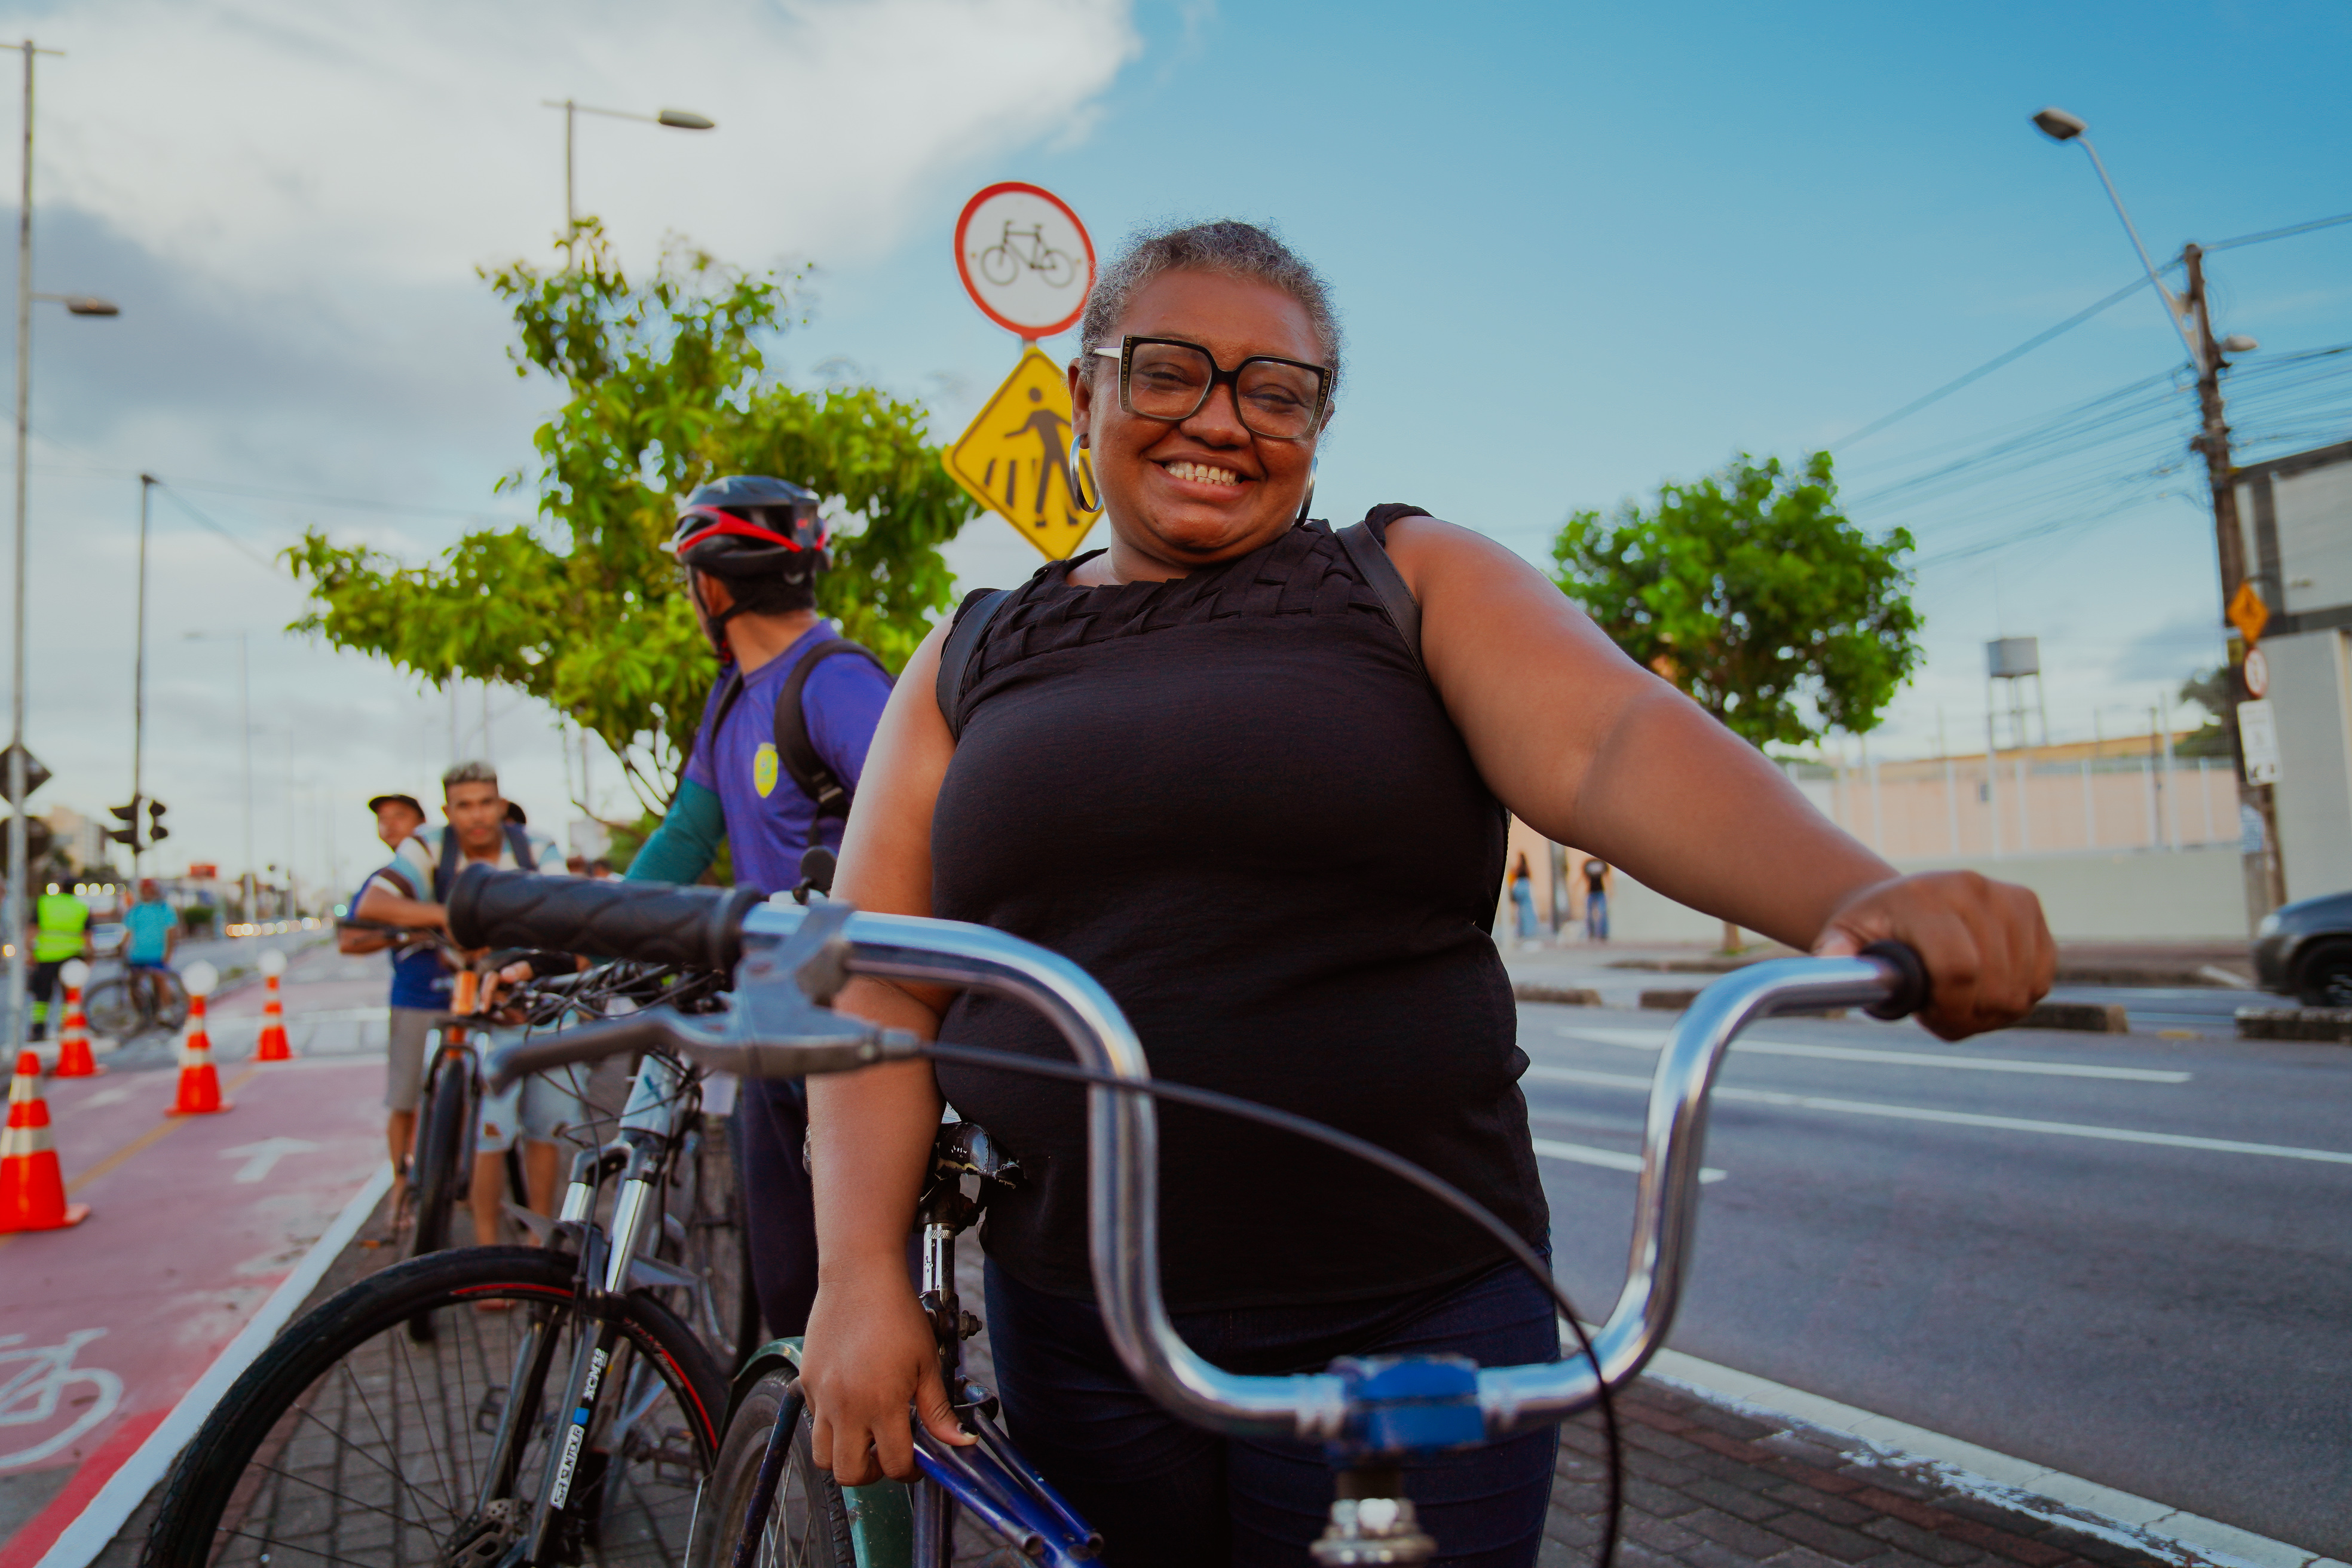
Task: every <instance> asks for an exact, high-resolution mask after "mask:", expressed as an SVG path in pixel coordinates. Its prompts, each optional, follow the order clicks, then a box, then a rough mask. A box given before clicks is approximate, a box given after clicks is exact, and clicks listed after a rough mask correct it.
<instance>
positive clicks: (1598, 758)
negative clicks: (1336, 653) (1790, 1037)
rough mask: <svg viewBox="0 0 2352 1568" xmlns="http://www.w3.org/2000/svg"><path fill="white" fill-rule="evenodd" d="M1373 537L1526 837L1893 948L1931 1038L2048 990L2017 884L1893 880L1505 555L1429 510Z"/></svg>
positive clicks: (2006, 1012)
mask: <svg viewBox="0 0 2352 1568" xmlns="http://www.w3.org/2000/svg"><path fill="white" fill-rule="evenodd" d="M1389 540H1390V543H1391V550H1392V553H1393V555H1394V557H1395V560H1396V563H1397V568H1398V570H1399V571H1400V572H1401V573H1402V574H1403V575H1404V577H1405V581H1406V583H1407V584H1408V585H1409V586H1410V587H1412V591H1413V595H1414V597H1415V598H1417V599H1418V600H1419V601H1420V602H1421V607H1422V654H1423V659H1424V661H1425V662H1426V663H1427V665H1428V668H1429V672H1430V678H1431V679H1433V681H1434V682H1435V683H1436V685H1437V689H1438V692H1439V695H1440V696H1441V697H1442V698H1443V699H1444V702H1445V706H1446V709H1447V711H1448V712H1449V713H1450V714H1451V715H1452V716H1453V718H1454V723H1455V724H1456V725H1457V726H1458V727H1459V728H1460V730H1461V731H1462V733H1463V735H1464V737H1465V739H1466V740H1467V741H1468V742H1469V746H1470V751H1471V754H1472V756H1473V757H1474V758H1475V760H1476V762H1477V764H1478V767H1479V771H1480V772H1481V773H1483V774H1484V775H1485V777H1486V781H1487V783H1488V784H1489V785H1490V786H1491V787H1492V788H1493V789H1494V791H1495V793H1496V795H1499V796H1500V797H1501V798H1502V800H1503V802H1504V804H1506V805H1508V806H1509V807H1510V808H1511V809H1512V811H1514V812H1515V813H1517V815H1518V816H1519V817H1520V818H1521V820H1523V821H1525V822H1526V823H1528V826H1532V827H1534V828H1535V829H1536V830H1537V831H1538V833H1541V834H1543V835H1544V836H1545V837H1549V838H1551V839H1553V840H1555V841H1557V842H1559V843H1563V844H1573V845H1575V846H1576V847H1578V848H1580V849H1589V850H1591V851H1592V852H1594V853H1595V854H1598V855H1599V856H1601V858H1603V859H1605V860H1608V861H1610V862H1611V863H1612V864H1613V865H1616V866H1619V867H1622V868H1623V869H1624V870H1625V871H1626V872H1627V873H1628V874H1629V875H1631V876H1632V877H1633V878H1635V879H1637V880H1639V881H1641V882H1642V883H1643V884H1644V885H1645V886H1648V887H1651V888H1654V889H1657V890H1658V891H1660V892H1662V893H1664V894H1665V895H1666V896H1667V897H1669V898H1671V899H1674V900H1677V901H1679V902H1681V903H1685V904H1688V905H1690V906H1692V907H1693V908H1695V909H1699V910H1706V912H1708V913H1709V914H1713V915H1716V916H1718V917H1719V918H1721V919H1724V920H1728V921H1734V922H1736V923H1738V924H1739V925H1742V926H1745V927H1747V928H1748V929H1749V930H1752V931H1762V932H1764V933H1765V934H1766V935H1768V936H1772V937H1777V938H1779V939H1780V941H1782V942H1788V943H1789V944H1790V945H1791V946H1794V947H1805V948H1814V949H1816V950H1817V951H1822V952H1853V951H1855V950H1856V949H1857V948H1859V947H1860V946H1862V945H1863V944H1864V943H1866V942H1872V941H1876V940H1879V939H1880V938H1884V937H1896V938H1900V939H1901V940H1904V941H1906V942H1910V943H1911V944H1912V945H1913V946H1914V947H1916V948H1917V949H1918V950H1919V952H1920V954H1921V956H1922V957H1923V958H1925V959H1926V960H1927V967H1928V972H1929V973H1930V975H1931V976H1932V978H1933V980H1934V982H1935V1001H1934V1005H1933V1006H1932V1007H1931V1008H1930V1010H1929V1012H1928V1013H1927V1015H1926V1022H1927V1024H1928V1026H1930V1027H1931V1028H1934V1029H1936V1030H1937V1032H1938V1033H1940V1034H1944V1035H1946V1036H1947V1037H1958V1036H1960V1035H1965V1034H1970V1033H1974V1032H1975V1031H1977V1030H1979V1029H1985V1028H1995V1027H1999V1026H2001V1025H2003V1024H2007V1023H2011V1022H2013V1021H2014V1020H2015V1019H2016V1018H2017V1017H2018V1016H2021V1015H2022V1014H2023V1013H2024V1011H2025V1010H2026V1009H2027V1008H2028V1007H2030V1006H2032V1004H2033V1002H2034V1001H2035V1000H2036V999H2037V998H2039V997H2040V996H2041V995H2042V993H2043V992H2045V991H2047V990H2048V989H2049V986H2050V982H2051V979H2052V975H2053V971H2054V969H2055V965H2056V952H2055V950H2054V948H2053V946H2052V944H2051V942H2050V936H2049V931H2048V929H2047V928H2046V927H2045V926H2044V925H2043V923H2042V913H2041V906H2040V904H2039V902H2038V901H2037V900H2035V899H2034V897H2033V895H2032V893H2030V892H2028V891H2026V890H2025V889H2021V888H2016V887H2012V886H2010V885H2009V884H2006V883H1998V882H1991V881H1988V880H1987V879H1984V878H1981V877H1978V876H1976V875H1974V874H1973V873H1968V872H1946V873H1938V874H1935V875H1931V876H1926V877H1911V878H1901V877H1898V876H1897V875H1896V873H1895V868H1893V867H1891V866H1889V865H1888V864H1887V863H1886V862H1885V860H1882V859H1881V858H1878V857H1877V856H1875V855H1874V854H1872V853H1871V852H1870V851H1869V850H1868V849H1865V848H1864V847H1863V846H1862V845H1861V844H1859V843H1857V842H1856V841H1855V840H1854V839H1853V837H1851V836H1849V835H1847V834H1846V833H1845V832H1843V830H1841V829H1840V828H1839V827H1838V826H1836V825H1835V824H1834V823H1832V822H1831V821H1830V820H1829V819H1828V818H1827V817H1825V816H1822V814H1821V813H1820V812H1819V811H1816V810H1815V809H1814V808H1813V806H1812V805H1811V802H1809V801H1807V800H1806V799H1805V797H1804V796H1803V795H1801V794H1800V793H1799V792H1798V791H1797V789H1796V787H1795V786H1794V785H1793V784H1790V782H1789V781H1788V780H1787V779H1786V778H1785V777H1783V776H1782V775H1781V773H1780V770H1779V769H1778V768H1776V767H1774V766H1773V765H1772V764H1771V763H1769V761H1767V760H1766V759H1765V757H1764V756H1763V754H1762V753H1761V752H1759V751H1757V750H1756V749H1755V748H1754V747H1752V746H1750V745H1748V743H1747V742H1744V741H1742V740H1740V739H1739V738H1738V737H1737V736H1736V735H1734V734H1732V733H1731V732H1730V731H1728V730H1726V729H1725V728H1724V727H1723V726H1722V725H1721V724H1718V723H1717V722H1716V721H1715V720H1714V719H1713V718H1711V717H1710V716H1709V715H1707V714H1706V712H1705V711H1703V710H1701V709H1700V708H1699V707H1698V705H1697V704H1696V703H1695V702H1693V701H1691V700H1689V699H1688V698H1686V697H1685V696H1684V695H1683V694H1682V693H1681V692H1679V691H1677V690H1675V689H1674V688H1673V687H1671V686H1669V685H1667V684H1666V683H1665V682H1664V681H1663V680H1661V679H1658V678H1657V677H1656V676H1654V675H1653V674H1651V673H1650V672H1649V671H1648V670H1645V669H1643V668H1640V667H1639V666H1638V665H1636V664H1634V663H1633V660H1631V659H1629V658H1626V657H1625V656H1624V654H1623V653H1622V652H1621V651H1619V649H1618V648H1617V647H1616V645H1615V644H1613V643H1612V642H1611V641H1610V640H1609V638H1608V637H1606V636H1605V635H1603V634H1602V632H1601V629H1600V628H1599V627H1598V626H1594V625H1593V624H1592V622H1591V619H1589V618H1588V617H1587V616H1585V615H1584V614H1583V612H1582V611H1580V610H1579V609H1578V608H1577V607H1576V606H1575V605H1573V604H1571V603H1570V601H1569V599H1568V597H1567V596H1566V595H1563V594H1561V593H1560V591H1559V588H1558V587H1557V586H1556V585H1555V584H1551V583H1549V582H1548V581H1547V580H1546V579H1545V578H1544V577H1543V576H1542V575H1541V574H1539V573H1538V572H1537V571H1536V570H1535V568H1534V567H1532V566H1530V565H1528V563H1526V562H1525V561H1523V560H1521V559H1520V558H1519V557H1518V556H1517V555H1515V554H1513V553H1512V552H1509V551H1507V550H1506V549H1504V548H1503V547H1502V546H1500V545H1498V544H1496V543H1495V542H1493V541H1492V540H1489V539H1486V537H1484V536H1483V535H1480V534H1476V533H1473V532H1471V531H1468V530H1466V529H1461V528H1456V527H1454V526H1453V525H1452V524H1450V523H1444V522H1439V521H1436V520H1434V519H1432V518H1408V519H1405V520H1403V521H1400V522H1398V523H1396V524H1394V525H1392V527H1391V530H1390V533H1389Z"/></svg>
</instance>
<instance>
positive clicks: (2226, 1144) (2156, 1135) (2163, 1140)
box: [1527, 1067, 2352, 1165]
mask: <svg viewBox="0 0 2352 1568" xmlns="http://www.w3.org/2000/svg"><path fill="white" fill-rule="evenodd" d="M1527 1076H1528V1077H1529V1078H1540V1079H1550V1080H1552V1081H1553V1082H1556V1083H1589V1084H1595V1085H1598V1086H1599V1087H1601V1088H1602V1089H1641V1090H1643V1091H1644V1092H1647V1091H1648V1089H1649V1087H1650V1080H1649V1079H1645V1078H1628V1077H1626V1076H1625V1075H1624V1074H1622V1073H1613V1072H1580V1071H1578V1070H1577V1069H1576V1068H1548V1067H1531V1068H1528V1071H1527ZM1714 1094H1715V1098H1716V1099H1717V1100H1745V1101H1747V1102H1748V1103H1749V1104H1751V1105H1784V1106H1789V1107H1791V1108H1793V1109H1795V1110H1839V1111H1843V1112H1845V1113H1846V1114H1848V1115H1851V1116H1890V1117H1893V1118H1895V1120H1896V1121H1944V1122H1949V1123H1950V1124H1951V1125H1953V1126H1955V1127H1995V1128H1999V1129H2000V1130H2001V1131H2006V1132H2040V1133H2042V1134H2044V1135H2046V1136H2049V1137H2053V1138H2098V1139H2104V1140H2105V1141H2106V1142H2111V1143H2154V1144H2157V1145H2159V1146H2160V1147H2163V1148H2167V1149H2209V1150H2211V1151H2212V1152H2215V1153H2220V1154H2267V1155H2269V1156H2271V1157H2272V1158H2273V1159H2279V1160H2316V1161H2319V1162H2320V1163H2323V1164H2329V1165H2352V1154H2347V1153H2341V1152H2337V1151H2336V1150H2334V1149H2297V1148H2294V1147H2293V1146H2291V1145H2289V1144H2284V1143H2242V1142H2238V1141H2237V1140H2236V1139H2233V1138H2192V1137H2190V1136H2189V1135H2188V1134H2187V1133H2184V1132H2141V1131H2135V1130H2134V1129H2132V1128H2129V1127H2089V1126H2085V1125H2084V1124H2082V1123H2080V1122H2074V1121H2027V1120H2025V1119H2024V1118H2023V1117H2018V1116H1979V1115H1977V1114H1975V1113H1974V1112H1972V1111H1967V1110H1925V1109H1923V1108H1922V1107H1919V1106H1916V1105H1880V1104H1877V1103H1876V1102H1874V1101H1872V1100H1826V1099H1823V1098H1822V1097H1821V1096H1819V1095H1811V1094H1777V1093H1775V1092H1773V1091H1772V1090H1770V1089H1731V1088H1727V1087H1722V1086H1718V1087H1717V1089H1715V1091H1714Z"/></svg>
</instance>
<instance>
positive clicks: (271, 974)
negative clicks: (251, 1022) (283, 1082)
mask: <svg viewBox="0 0 2352 1568" xmlns="http://www.w3.org/2000/svg"><path fill="white" fill-rule="evenodd" d="M283 973H286V955H285V954H284V953H283V952H279V951H278V949H276V948H274V947H273V948H271V949H270V950H269V951H268V952H265V953H263V954H262V955H261V984H262V1002H261V1037H260V1038H259V1039H257V1040H256V1041H255V1042H254V1043H253V1059H254V1060H255V1061H257V1062H290V1061H292V1060H293V1059H294V1052H293V1050H292V1049H291V1048H290V1047H288V1045H287V1044H286V1005H285V1002H284V1001H283V999H282V998H281V997H280V996H279V994H278V976H279V975H281V974H283Z"/></svg>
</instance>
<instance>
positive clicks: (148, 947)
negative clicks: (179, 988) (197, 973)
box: [122, 877, 180, 969]
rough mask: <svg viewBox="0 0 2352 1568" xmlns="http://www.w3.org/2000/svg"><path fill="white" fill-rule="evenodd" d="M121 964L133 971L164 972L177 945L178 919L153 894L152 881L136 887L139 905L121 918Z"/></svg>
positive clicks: (145, 880) (153, 884)
mask: <svg viewBox="0 0 2352 1568" xmlns="http://www.w3.org/2000/svg"><path fill="white" fill-rule="evenodd" d="M122 928H123V929H122V962H123V964H124V965H125V967H128V968H133V969H166V968H169V967H170V966H171V963H172V953H173V950H174V949H176V948H177V947H178V946H179V945H180V917H179V915H178V913H177V912H175V911H174V910H173V908H172V906H171V905H169V904H167V903H165V902H164V901H163V894H162V893H161V892H159V891H157V890H156V888H155V879H153V878H152V877H149V878H147V879H144V880H142V882H141V883H140V884H139V901H138V902H137V903H135V904H133V905H131V910H130V912H129V913H127V914H125V915H124V916H123V917H122Z"/></svg>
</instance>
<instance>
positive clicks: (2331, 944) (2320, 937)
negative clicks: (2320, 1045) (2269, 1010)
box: [2254, 893, 2352, 1007]
mask: <svg viewBox="0 0 2352 1568" xmlns="http://www.w3.org/2000/svg"><path fill="white" fill-rule="evenodd" d="M2254 977H2255V979H2256V980H2258V981H2260V982H2261V984H2262V987H2263V990H2265V991H2288V992H2293V993H2294V994H2295V995H2296V996H2298V997H2300V998H2301V999H2302V1001H2303V1005H2305V1006H2306V1007H2352V893H2328V894H2326V895H2324V896H2323V897H2320V898H2316V899H2303V900H2298V901H2296V902H2294V903H2292V904H2284V905H2281V906H2280V907H2279V908H2277V909H2275V910H2272V911H2271V912H2270V913H2269V914H2267V915H2264V916H2263V923H2262V924H2261V926H2259V927H2258V928H2256V930H2255V932H2254Z"/></svg>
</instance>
